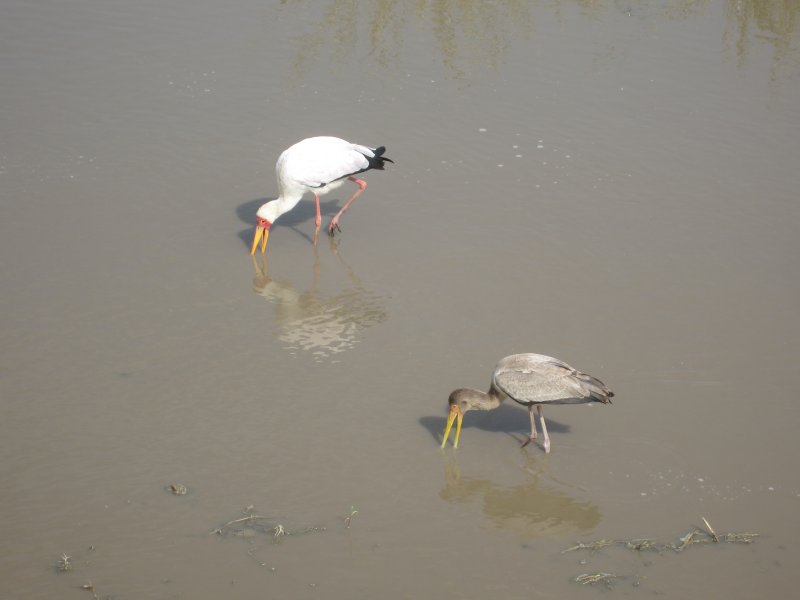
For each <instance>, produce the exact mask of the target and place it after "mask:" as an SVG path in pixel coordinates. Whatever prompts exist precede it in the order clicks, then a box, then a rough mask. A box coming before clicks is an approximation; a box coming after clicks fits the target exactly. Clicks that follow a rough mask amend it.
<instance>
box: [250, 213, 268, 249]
mask: <svg viewBox="0 0 800 600" xmlns="http://www.w3.org/2000/svg"><path fill="white" fill-rule="evenodd" d="M270 225H272V223H270V222H269V221H267V220H266V219H262V218H261V217H258V220H257V221H256V233H255V235H253V247H252V248H251V249H250V254H251V255H253V254H255V253H256V248H258V243H259V242H261V254H264V253H265V252H266V251H267V238H269V228H270Z"/></svg>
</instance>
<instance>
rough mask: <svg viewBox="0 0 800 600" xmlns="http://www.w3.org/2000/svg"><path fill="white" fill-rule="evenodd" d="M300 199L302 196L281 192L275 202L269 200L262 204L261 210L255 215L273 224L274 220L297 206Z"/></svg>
mask: <svg viewBox="0 0 800 600" xmlns="http://www.w3.org/2000/svg"><path fill="white" fill-rule="evenodd" d="M302 197H303V194H297V193H294V192H286V191H283V190H281V195H280V196H279V197H278V198H277V199H275V200H270V201H269V202H265V203H264V204H262V205H261V208H259V209H258V211H257V212H256V215H257V216H259V217H261V218H262V219H266V220H267V221H269V222H270V223H274V222H275V219H277V218H278V217H280V216H281V215H282V214H283V213H286V212H289V211H290V210H292V209H293V208H294V207H295V206H297V203H298V202H300V199H301V198H302Z"/></svg>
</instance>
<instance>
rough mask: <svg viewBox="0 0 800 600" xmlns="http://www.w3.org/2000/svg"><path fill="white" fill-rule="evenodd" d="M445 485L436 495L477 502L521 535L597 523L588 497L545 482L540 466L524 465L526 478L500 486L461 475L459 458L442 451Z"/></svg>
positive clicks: (500, 525)
mask: <svg viewBox="0 0 800 600" xmlns="http://www.w3.org/2000/svg"><path fill="white" fill-rule="evenodd" d="M444 461H445V463H444V487H443V488H442V489H441V491H440V492H439V497H440V498H442V499H443V500H446V501H447V502H452V503H457V502H458V503H463V502H480V503H481V504H482V509H483V512H484V514H485V515H486V517H487V519H488V520H489V522H490V523H491V524H492V525H493V526H495V527H498V528H500V529H506V530H508V531H511V532H513V533H514V534H516V535H517V536H519V537H520V538H524V539H531V538H536V537H542V536H550V535H564V534H568V533H582V532H587V531H591V530H592V529H594V528H595V527H597V525H598V524H599V523H600V510H599V509H598V507H597V506H596V505H594V504H592V503H591V502H588V501H579V500H576V499H575V498H572V497H570V496H569V495H568V494H567V493H566V492H565V491H562V490H560V489H557V487H556V486H558V487H563V488H566V487H568V486H565V485H563V484H558V483H557V482H555V481H553V483H552V484H551V483H549V482H548V483H545V482H544V481H543V479H544V477H543V473H542V467H541V466H536V464H533V463H532V464H530V465H527V466H526V467H524V469H523V471H524V473H525V475H524V477H525V481H524V482H523V483H520V484H518V485H512V486H502V485H498V484H496V483H494V482H492V481H490V480H488V479H478V478H473V477H463V476H462V475H461V469H460V467H459V466H458V462H457V461H456V460H455V459H453V458H452V457H450V456H448V455H444Z"/></svg>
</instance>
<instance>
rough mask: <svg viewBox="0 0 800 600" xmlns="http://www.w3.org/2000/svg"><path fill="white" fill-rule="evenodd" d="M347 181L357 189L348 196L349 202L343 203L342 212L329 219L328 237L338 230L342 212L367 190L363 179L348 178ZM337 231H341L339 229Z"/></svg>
mask: <svg viewBox="0 0 800 600" xmlns="http://www.w3.org/2000/svg"><path fill="white" fill-rule="evenodd" d="M348 179H349V180H350V181H352V182H353V183H355V184H356V185H358V189H357V190H356V193H355V194H353V195H352V196H350V200H348V201H347V202H345V205H344V206H343V207H342V210H340V211H339V212H338V213H336V216H335V217H333V218H332V219H331V223H330V225H328V235H333V232H334V230H336V229H339V218H340V217H341V216H342V215H343V214H344V211H346V210H347V209H348V208H350V205H351V204H352V203H353V201H354V200H355V199H356V198H358V197H359V196H360V195H361V192H363V191H364V190H365V189H367V182H366V181H364V180H363V179H356V178H355V177H348ZM339 231H341V229H339Z"/></svg>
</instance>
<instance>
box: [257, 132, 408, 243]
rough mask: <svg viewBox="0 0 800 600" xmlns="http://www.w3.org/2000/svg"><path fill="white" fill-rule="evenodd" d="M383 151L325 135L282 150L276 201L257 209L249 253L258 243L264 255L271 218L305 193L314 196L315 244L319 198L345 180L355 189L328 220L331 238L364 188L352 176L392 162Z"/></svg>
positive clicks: (318, 217)
mask: <svg viewBox="0 0 800 600" xmlns="http://www.w3.org/2000/svg"><path fill="white" fill-rule="evenodd" d="M384 152H386V148H385V147H383V146H380V147H378V148H370V147H368V146H361V145H360V144H351V143H350V142H347V141H345V140H342V139H339V138H336V137H326V136H321V137H311V138H306V139H304V140H302V141H300V142H297V143H296V144H295V145H294V146H290V147H289V148H287V149H286V150H284V151H283V153H282V154H281V155H280V157H278V162H277V163H276V164H275V172H276V175H277V177H278V190H279V194H280V195H279V196H278V198H277V199H276V200H270V201H269V202H267V203H265V204H262V205H261V208H259V209H258V212H257V213H256V231H255V235H254V236H253V247H252V249H251V250H250V254H255V253H256V248H258V244H259V242H260V243H261V252H262V253H264V252H266V250H267V238H268V237H269V228H270V227H271V226H272V224H273V223H274V222H275V219H277V218H278V217H280V216H281V215H282V214H283V213H286V212H289V211H290V210H292V209H293V208H294V207H295V206H296V205H297V203H298V202H300V199H301V198H302V197H303V194H305V193H306V192H311V193H313V194H314V200H315V202H316V205H317V218H316V221H315V229H314V243H315V244H316V242H317V234H319V226H320V223H322V216H321V214H320V209H319V197H320V195H322V194H327V193H328V192H330V191H331V190H333V189H336V188H337V187H339V186H340V185H342V183H344V180H345V179H349V180H350V181H352V182H353V183H355V184H356V185H358V189H357V190H356V191H355V193H354V194H353V195H352V196H350V199H349V200H348V201H347V202H346V203H345V204H344V206H342V209H341V210H340V211H339V212H338V213H337V214H336V216H335V217H333V219H331V222H330V225H328V233H329V234H330V235H333V232H334V230H337V229H339V219H340V218H341V216H342V213H344V211H346V210H347V209H348V208H349V207H350V205H351V204H352V203H353V201H355V199H356V198H358V196H359V195H360V194H361V192H363V191H364V190H365V189H366V187H367V182H366V181H363V180H361V179H358V178H356V177H354V175H357V174H358V173H363V172H365V171H369V170H370V169H379V170H383V163H384V162H394V161H393V160H391V159H390V158H386V157H385V156H383V153H384ZM339 231H341V229H339Z"/></svg>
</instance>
